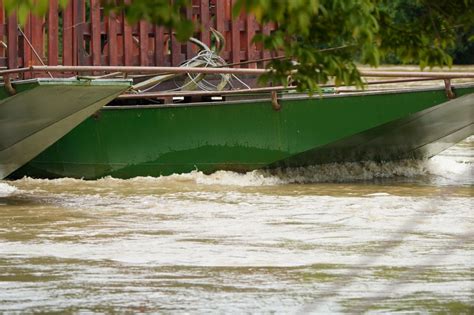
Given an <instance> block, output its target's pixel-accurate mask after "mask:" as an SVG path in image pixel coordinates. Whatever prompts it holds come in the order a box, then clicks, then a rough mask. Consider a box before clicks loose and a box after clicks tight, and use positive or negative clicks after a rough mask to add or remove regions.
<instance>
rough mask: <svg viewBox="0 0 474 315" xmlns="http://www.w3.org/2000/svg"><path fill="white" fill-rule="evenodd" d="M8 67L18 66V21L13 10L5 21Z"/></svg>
mask: <svg viewBox="0 0 474 315" xmlns="http://www.w3.org/2000/svg"><path fill="white" fill-rule="evenodd" d="M7 41H8V42H7V45H8V48H7V52H8V68H10V69H14V68H18V21H17V18H16V12H13V13H12V14H11V15H10V16H9V17H8V21H7Z"/></svg>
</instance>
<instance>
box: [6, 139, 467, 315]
mask: <svg viewBox="0 0 474 315" xmlns="http://www.w3.org/2000/svg"><path fill="white" fill-rule="evenodd" d="M473 184H474V136H472V137H470V138H468V139H466V140H465V141H463V142H462V143H460V144H458V145H457V146H455V147H453V148H451V149H449V150H447V151H445V152H443V153H442V154H440V155H438V156H436V157H434V158H432V159H431V160H428V161H401V162H396V163H385V164H376V163H346V164H338V165H326V166H320V167H309V168H304V169H294V170H287V171H281V172H278V173H268V172H262V171H256V172H251V173H247V174H237V173H232V172H217V173H215V174H212V175H204V174H202V173H200V172H197V171H196V172H193V173H190V174H181V175H172V176H167V177H160V178H143V177H142V178H135V179H130V180H119V179H114V178H104V179H100V180H96V181H85V180H75V179H58V180H40V179H31V178H24V179H21V180H17V181H0V313H7V314H8V313H36V312H41V313H53V312H54V313H56V312H57V313H130V314H132V313H133V314H134V313H361V312H368V313H387V312H390V313H432V312H442V313H443V312H447V313H463V314H473V313H474V291H473V290H474V289H473V288H474V212H473V208H474V207H473V205H474V202H473V200H474V199H473V193H474V190H473Z"/></svg>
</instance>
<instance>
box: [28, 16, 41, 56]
mask: <svg viewBox="0 0 474 315" xmlns="http://www.w3.org/2000/svg"><path fill="white" fill-rule="evenodd" d="M30 26H31V37H30V38H29V40H30V42H31V45H32V47H33V48H32V49H34V51H33V56H32V64H34V65H42V64H43V62H44V61H43V58H44V46H43V44H44V18H43V17H38V16H36V15H34V14H32V15H31V17H30Z"/></svg>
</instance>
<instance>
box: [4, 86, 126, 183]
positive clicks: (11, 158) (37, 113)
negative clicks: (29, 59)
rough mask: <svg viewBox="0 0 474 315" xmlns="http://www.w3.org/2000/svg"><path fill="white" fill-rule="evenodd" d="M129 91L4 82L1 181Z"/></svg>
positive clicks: (106, 87)
mask: <svg viewBox="0 0 474 315" xmlns="http://www.w3.org/2000/svg"><path fill="white" fill-rule="evenodd" d="M129 87H130V81H128V80H117V79H111V80H78V79H76V78H71V79H64V78H62V79H61V78H58V79H31V80H23V81H18V82H13V83H12V84H10V83H9V82H8V81H6V82H5V83H4V84H3V85H2V87H0V179H1V178H4V177H6V176H8V175H9V174H10V173H12V172H13V171H15V170H16V169H18V168H19V167H21V166H22V165H24V164H25V163H27V162H28V161H30V160H31V159H33V158H34V157H35V156H36V155H38V154H39V153H41V152H42V151H43V150H44V149H46V148H47V147H48V146H50V145H51V144H53V143H54V142H55V141H57V140H58V139H60V138H61V137H62V136H64V135H65V134H66V133H68V132H69V131H70V130H72V129H73V128H74V127H76V126H77V125H78V124H80V123H81V122H82V121H83V120H84V119H86V118H87V117H89V116H90V115H92V114H93V113H95V112H96V111H97V110H99V109H100V108H101V107H102V106H104V105H105V104H107V103H108V102H110V101H111V100H112V99H114V98H115V97H116V96H117V95H118V94H120V93H122V92H123V91H125V90H126V89H128V88H129Z"/></svg>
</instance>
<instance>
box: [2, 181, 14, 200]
mask: <svg viewBox="0 0 474 315" xmlns="http://www.w3.org/2000/svg"><path fill="white" fill-rule="evenodd" d="M17 191H18V189H17V188H16V187H14V186H11V185H8V184H6V183H0V197H8V196H11V195H13V194H14V193H15V192H17Z"/></svg>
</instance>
